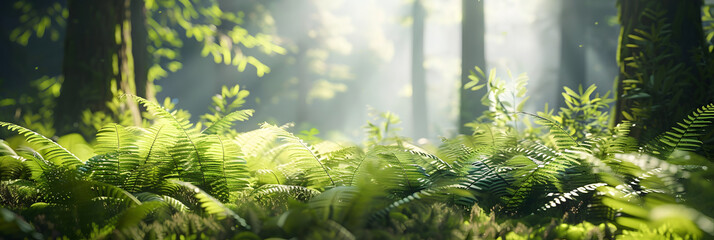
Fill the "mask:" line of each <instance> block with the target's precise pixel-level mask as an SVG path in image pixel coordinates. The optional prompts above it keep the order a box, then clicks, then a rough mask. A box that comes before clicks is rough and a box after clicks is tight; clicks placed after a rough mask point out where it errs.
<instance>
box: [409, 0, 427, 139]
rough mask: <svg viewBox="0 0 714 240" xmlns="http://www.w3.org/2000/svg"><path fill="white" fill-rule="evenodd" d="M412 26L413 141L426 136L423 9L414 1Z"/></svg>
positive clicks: (416, 0)
mask: <svg viewBox="0 0 714 240" xmlns="http://www.w3.org/2000/svg"><path fill="white" fill-rule="evenodd" d="M412 14H413V17H414V24H413V25H412V120H413V121H414V122H413V124H414V125H413V127H414V132H413V136H414V138H415V139H417V138H423V137H427V136H428V129H427V127H428V126H427V109H426V108H427V106H426V80H425V78H426V76H425V71H424V15H425V11H424V7H423V6H422V3H421V0H415V1H414V8H413V12H412Z"/></svg>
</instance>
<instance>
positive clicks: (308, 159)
mask: <svg viewBox="0 0 714 240" xmlns="http://www.w3.org/2000/svg"><path fill="white" fill-rule="evenodd" d="M261 128H265V129H270V130H271V131H274V132H275V133H276V135H277V136H279V138H280V139H282V140H283V141H284V142H285V146H286V147H287V148H286V149H285V150H286V151H288V154H289V155H290V157H291V158H292V159H293V161H294V162H295V163H297V164H300V165H301V166H305V168H304V169H305V170H307V171H308V178H309V179H310V180H311V181H313V184H318V185H321V182H323V181H322V179H323V178H327V179H328V180H329V182H330V183H331V184H332V185H333V186H337V185H336V183H335V180H334V179H333V178H332V176H330V170H329V169H327V167H326V166H325V165H324V164H323V162H324V161H325V160H324V158H323V157H322V156H321V155H320V153H318V152H317V150H316V149H315V148H314V147H312V146H310V145H309V144H307V143H305V142H303V141H302V140H301V139H300V138H298V137H296V136H295V135H293V134H292V133H290V132H288V131H286V130H285V129H282V128H279V127H276V126H274V125H270V124H263V125H262V126H261ZM315 164H317V166H318V167H319V169H321V170H322V171H320V170H316V169H315ZM322 173H324V175H323V174H322Z"/></svg>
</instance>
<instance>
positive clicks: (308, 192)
mask: <svg viewBox="0 0 714 240" xmlns="http://www.w3.org/2000/svg"><path fill="white" fill-rule="evenodd" d="M276 194H284V195H287V196H291V197H293V198H295V199H300V200H306V199H311V198H313V197H314V196H316V195H318V194H320V191H317V190H315V189H310V188H306V187H303V186H294V185H283V184H265V185H263V186H260V187H259V188H258V189H256V190H255V193H254V194H253V195H254V196H255V198H256V199H262V198H265V197H268V196H274V195H276Z"/></svg>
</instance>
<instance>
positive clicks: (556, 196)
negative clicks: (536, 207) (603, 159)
mask: <svg viewBox="0 0 714 240" xmlns="http://www.w3.org/2000/svg"><path fill="white" fill-rule="evenodd" d="M602 186H607V183H591V184H588V185H585V186H581V187H578V188H575V189H573V190H571V191H570V192H566V193H562V194H560V193H549V194H548V195H546V197H553V200H550V201H548V202H547V203H546V204H545V205H543V206H542V207H541V208H540V211H545V210H548V209H550V208H553V207H556V206H558V205H560V204H563V203H565V202H567V201H573V200H575V199H576V198H577V197H579V196H580V195H581V194H588V193H589V192H591V191H594V190H595V189H597V188H598V187H602Z"/></svg>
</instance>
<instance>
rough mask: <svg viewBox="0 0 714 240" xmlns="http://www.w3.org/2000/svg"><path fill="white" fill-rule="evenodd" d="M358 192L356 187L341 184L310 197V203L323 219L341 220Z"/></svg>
mask: <svg viewBox="0 0 714 240" xmlns="http://www.w3.org/2000/svg"><path fill="white" fill-rule="evenodd" d="M357 193H358V191H357V188H356V187H348V186H340V187H335V188H332V189H330V190H327V191H325V192H323V193H320V194H319V195H317V196H315V197H313V198H312V199H310V202H309V203H308V205H309V206H310V208H312V209H314V210H315V212H316V213H317V215H318V216H321V217H322V218H323V219H329V220H334V221H337V222H341V221H342V220H343V219H344V218H345V217H346V214H347V212H348V211H347V210H346V209H347V208H349V207H350V206H351V205H352V204H353V202H352V198H354V197H355V195H356V194H357Z"/></svg>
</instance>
